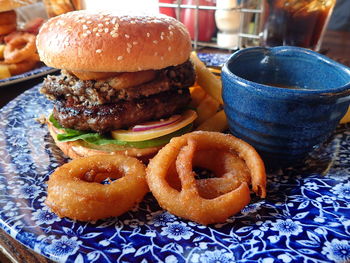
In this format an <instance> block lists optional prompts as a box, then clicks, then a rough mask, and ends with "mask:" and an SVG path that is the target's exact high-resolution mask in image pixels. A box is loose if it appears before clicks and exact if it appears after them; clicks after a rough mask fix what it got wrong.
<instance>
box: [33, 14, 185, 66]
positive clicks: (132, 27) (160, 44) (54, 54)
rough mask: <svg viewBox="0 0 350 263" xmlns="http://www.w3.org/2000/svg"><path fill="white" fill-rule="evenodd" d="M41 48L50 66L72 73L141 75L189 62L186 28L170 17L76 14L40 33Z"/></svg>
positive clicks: (62, 17)
mask: <svg viewBox="0 0 350 263" xmlns="http://www.w3.org/2000/svg"><path fill="white" fill-rule="evenodd" d="M37 48H38V52H39V55H40V59H41V61H43V62H44V63H45V64H46V65H48V66H51V67H55V68H60V69H66V70H71V71H94V72H135V71H141V70H148V69H162V68H165V67H168V66H173V65H178V64H181V63H183V62H185V61H186V60H188V59H189V56H190V52H191V49H192V45H191V39H190V36H189V33H188V31H187V30H186V28H185V26H184V25H183V24H181V23H180V22H179V21H177V20H176V19H174V18H172V17H168V16H165V15H156V16H149V15H125V14H124V15H123V14H114V13H111V12H109V13H106V12H99V13H91V11H90V12H89V11H87V10H82V11H73V12H69V13H66V14H63V15H60V16H57V17H53V18H51V19H50V20H49V21H48V22H46V23H45V24H44V25H43V26H42V27H41V29H40V32H39V34H38V36H37Z"/></svg>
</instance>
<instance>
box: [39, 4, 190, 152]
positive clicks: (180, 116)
mask: <svg viewBox="0 0 350 263" xmlns="http://www.w3.org/2000/svg"><path fill="white" fill-rule="evenodd" d="M37 48H38V53H39V55H40V59H41V61H43V62H44V63H45V64H46V65H48V66H51V67H55V68H59V69H61V74H60V75H55V76H48V77H47V78H46V79H45V80H44V82H43V85H42V88H41V93H43V94H45V95H46V96H47V98H48V99H50V100H52V101H54V106H53V111H52V114H51V115H50V116H49V117H48V118H47V124H48V128H49V131H50V134H51V135H52V137H53V139H54V140H55V143H56V144H57V145H58V147H59V148H60V149H61V150H62V151H63V152H64V153H65V154H66V155H68V156H69V157H71V158H77V157H81V156H88V155H93V154H113V153H124V154H126V155H129V156H135V157H147V156H152V155H154V154H155V153H156V152H157V151H158V150H159V149H160V148H161V147H162V146H164V145H165V144H166V143H168V142H169V140H170V139H171V138H172V137H174V136H179V135H182V134H184V133H186V132H188V131H190V130H191V128H192V123H193V121H194V119H195V118H196V113H195V112H194V111H193V110H191V109H189V106H188V105H189V103H190V101H191V96H190V93H189V87H190V86H192V85H193V84H194V82H195V71H194V68H193V65H192V63H191V61H190V60H189V57H190V52H191V49H192V46H191V40H190V37H189V34H188V31H187V30H186V28H185V27H184V25H183V24H181V23H180V22H179V21H177V20H176V19H174V18H171V17H168V16H165V15H155V16H150V15H123V14H114V13H106V12H99V13H96V12H95V13H92V12H89V11H86V10H83V11H73V12H70V13H66V14H63V15H60V16H57V17H54V18H51V19H50V20H48V21H47V22H46V23H45V24H44V25H43V26H42V27H41V29H40V32H39V34H38V36H37Z"/></svg>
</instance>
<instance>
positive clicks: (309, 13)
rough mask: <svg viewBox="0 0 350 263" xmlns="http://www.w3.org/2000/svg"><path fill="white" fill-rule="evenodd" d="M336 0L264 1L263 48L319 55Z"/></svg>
mask: <svg viewBox="0 0 350 263" xmlns="http://www.w3.org/2000/svg"><path fill="white" fill-rule="evenodd" d="M335 2H336V0H264V1H263V15H262V45H264V46H269V47H271V46H282V45H288V46H299V47H304V48H310V49H313V50H316V51H318V50H319V49H320V46H321V42H322V36H323V33H324V31H325V29H326V27H327V24H328V21H329V18H330V16H331V14H332V11H333V7H334V5H335Z"/></svg>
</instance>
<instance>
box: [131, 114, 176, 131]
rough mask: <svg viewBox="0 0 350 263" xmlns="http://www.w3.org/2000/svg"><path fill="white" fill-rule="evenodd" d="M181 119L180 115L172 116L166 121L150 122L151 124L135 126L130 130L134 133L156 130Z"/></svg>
mask: <svg viewBox="0 0 350 263" xmlns="http://www.w3.org/2000/svg"><path fill="white" fill-rule="evenodd" d="M180 119H181V115H173V116H171V117H170V118H169V119H167V120H163V121H157V122H151V123H152V124H144V125H135V126H134V127H133V128H132V129H131V130H132V131H134V132H140V131H147V130H152V129H157V128H160V127H164V126H168V125H170V124H173V123H175V122H177V121H179V120H180Z"/></svg>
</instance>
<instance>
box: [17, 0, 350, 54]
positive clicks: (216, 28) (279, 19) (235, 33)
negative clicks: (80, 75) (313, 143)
mask: <svg viewBox="0 0 350 263" xmlns="http://www.w3.org/2000/svg"><path fill="white" fill-rule="evenodd" d="M334 3H335V0H328V1H327V0H323V1H319V0H128V1H115V0H99V1H96V0H38V1H37V2H36V3H34V4H32V5H29V6H24V7H20V8H18V10H17V11H18V18H19V21H20V22H24V21H29V20H31V19H34V18H36V17H38V16H40V17H43V18H47V16H48V17H52V16H56V15H59V14H62V13H65V12H69V11H72V10H78V9H90V10H101V9H106V10H131V11H142V12H150V13H158V12H160V13H163V14H166V15H168V16H172V17H174V18H176V19H178V20H180V21H181V22H182V23H184V24H185V25H186V27H187V28H188V30H189V32H190V34H191V38H192V40H193V44H194V48H195V49H197V48H199V47H214V48H223V49H229V50H235V49H239V48H242V47H249V46H257V45H266V41H265V40H266V38H268V37H269V36H271V35H274V36H276V34H277V33H276V32H270V31H272V30H276V28H278V27H279V26H278V25H281V24H287V23H294V24H295V23H296V21H300V23H304V24H305V23H306V24H310V25H313V23H316V24H317V23H319V22H317V21H321V20H322V19H323V20H324V21H323V22H322V23H324V27H325V28H326V27H327V26H328V28H329V29H331V30H337V31H350V12H349V10H350V1H349V0H337V1H336V4H335V6H334V10H333V12H332V9H333V5H334ZM327 4H328V5H329V6H330V8H329V9H328V10H324V7H325V5H327ZM278 5H279V7H278ZM281 5H284V6H289V7H290V6H293V5H294V6H295V8H294V10H292V11H291V9H289V10H286V9H283V8H284V7H283V6H282V7H281ZM305 6H308V7H307V8H308V10H307V11H305V10H306V7H305ZM278 8H279V9H278ZM281 10H282V11H283V12H284V13H282V12H281ZM310 10H311V11H310ZM302 12H304V13H302ZM305 13H307V15H308V14H311V15H308V17H307V19H308V20H302V19H304V18H300V17H301V15H302V16H305ZM291 14H292V16H294V20H290V17H291ZM298 15H299V17H296V16H298ZM283 16H284V17H283ZM287 16H288V17H287ZM286 17H287V18H286ZM295 17H296V18H295ZM288 19H289V20H288ZM315 21H316V22H315ZM274 22H275V23H277V24H276V25H275V24H274ZM297 27H299V25H298V26H297ZM301 27H302V26H301ZM271 28H273V29H271ZM288 30H289V31H288V32H289V33H288V34H290V35H291V33H290V32H291V31H293V30H294V31H295V29H293V28H288ZM310 30H311V31H313V30H315V29H314V28H311V29H310ZM320 30H321V31H322V28H321V29H320ZM294 34H295V35H296V34H298V35H301V34H302V33H300V31H296V32H294ZM308 34H311V33H308ZM322 34H323V32H320V33H319V36H317V37H316V38H320V39H322ZM264 38H265V40H264ZM281 41H282V42H278V41H277V42H276V43H277V44H278V45H280V44H283V43H284V44H286V43H287V44H288V43H289V44H290V43H293V42H290V41H289V40H287V41H286V40H285V39H283V40H281ZM283 41H284V42H283ZM288 41H289V42H288ZM270 43H271V41H270ZM295 45H298V44H295ZM310 45H311V44H310ZM306 47H308V46H306ZM311 48H313V49H316V47H311Z"/></svg>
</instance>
